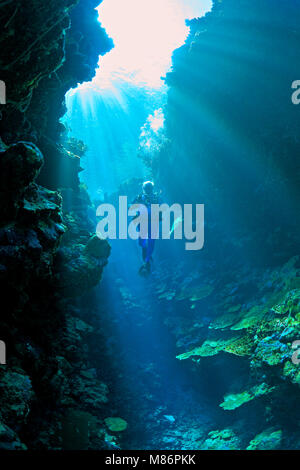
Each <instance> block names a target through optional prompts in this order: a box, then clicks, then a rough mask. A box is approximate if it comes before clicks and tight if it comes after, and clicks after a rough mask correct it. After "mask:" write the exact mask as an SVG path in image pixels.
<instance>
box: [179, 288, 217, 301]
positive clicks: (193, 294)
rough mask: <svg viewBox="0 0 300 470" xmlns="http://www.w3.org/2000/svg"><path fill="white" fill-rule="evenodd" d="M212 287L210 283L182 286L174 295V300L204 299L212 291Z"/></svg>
mask: <svg viewBox="0 0 300 470" xmlns="http://www.w3.org/2000/svg"><path fill="white" fill-rule="evenodd" d="M213 290H214V289H213V287H212V286H210V285H203V286H188V287H185V288H183V289H182V290H181V291H180V292H179V294H177V296H176V300H187V299H189V300H190V301H191V302H197V301H198V300H202V299H205V298H206V297H208V296H209V295H211V293H212V292H213Z"/></svg>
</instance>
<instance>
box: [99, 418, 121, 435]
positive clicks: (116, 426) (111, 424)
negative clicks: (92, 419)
mask: <svg viewBox="0 0 300 470" xmlns="http://www.w3.org/2000/svg"><path fill="white" fill-rule="evenodd" d="M104 422H105V424H106V426H107V427H108V429H109V430H110V431H112V432H120V431H125V429H127V422H126V421H125V420H124V419H122V418H106V419H105V420H104Z"/></svg>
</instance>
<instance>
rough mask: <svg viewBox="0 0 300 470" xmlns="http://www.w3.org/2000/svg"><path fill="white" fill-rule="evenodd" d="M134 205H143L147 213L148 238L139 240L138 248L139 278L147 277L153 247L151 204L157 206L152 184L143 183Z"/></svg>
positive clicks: (148, 182) (156, 195)
mask: <svg viewBox="0 0 300 470" xmlns="http://www.w3.org/2000/svg"><path fill="white" fill-rule="evenodd" d="M134 203H135V204H143V205H144V206H145V207H146V208H147V212H148V237H147V238H142V237H140V238H139V246H140V247H141V248H142V257H143V262H144V263H143V265H142V266H141V268H140V270H139V274H140V275H141V276H147V275H149V274H150V271H151V262H152V261H153V259H152V254H153V251H154V246H155V238H151V204H159V198H158V194H157V193H156V192H155V191H154V183H153V182H152V181H145V183H143V192H142V194H140V195H139V196H138V197H137V198H136V199H135V201H134Z"/></svg>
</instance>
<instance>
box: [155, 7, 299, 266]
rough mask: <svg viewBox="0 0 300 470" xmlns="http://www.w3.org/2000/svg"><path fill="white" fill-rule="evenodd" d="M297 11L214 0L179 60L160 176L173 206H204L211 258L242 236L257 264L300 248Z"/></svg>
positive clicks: (158, 170) (167, 112) (193, 29)
mask: <svg viewBox="0 0 300 470" xmlns="http://www.w3.org/2000/svg"><path fill="white" fill-rule="evenodd" d="M299 11H300V10H299V2H298V1H296V2H288V3H282V2H280V1H275V2H274V1H271V0H264V1H262V2H259V6H258V5H257V4H256V3H255V2H251V1H250V0H243V1H241V2H239V4H238V5H237V4H236V2H235V1H234V0H222V1H216V2H214V7H213V10H212V11H211V12H210V13H208V14H207V15H206V16H205V17H204V18H201V19H199V20H194V21H192V22H191V34H190V36H189V38H188V40H187V42H186V44H185V45H184V46H182V47H181V48H180V49H178V50H176V51H175V53H174V56H173V69H172V71H171V72H170V73H169V74H167V77H166V83H167V84H168V85H169V87H170V90H169V94H168V105H167V106H166V109H165V115H166V135H165V140H166V144H165V145H164V146H163V149H162V151H161V153H160V156H159V157H158V158H157V159H156V161H155V164H154V171H155V173H156V175H157V177H158V178H159V180H160V181H161V184H162V186H163V187H165V186H166V187H167V188H168V190H170V191H172V193H173V195H174V200H175V199H176V200H177V199H178V197H181V199H182V201H184V202H198V203H201V202H202V203H205V204H206V208H207V210H206V222H207V252H208V251H209V247H210V248H211V251H210V253H211V254H212V255H213V251H214V249H215V246H216V245H217V244H220V243H222V242H220V240H222V241H225V240H226V242H227V244H226V248H227V250H228V249H229V247H230V250H235V249H236V248H237V247H235V246H234V244H235V241H236V238H237V237H238V238H239V240H240V249H241V250H243V251H247V252H249V253H251V256H252V258H253V260H255V262H259V261H260V262H270V260H271V259H272V258H273V260H274V261H275V262H279V261H280V260H282V261H284V260H286V259H287V254H288V252H289V254H290V255H292V254H293V253H294V251H295V250H294V247H295V245H296V244H297V240H298V239H299V211H298V206H299V200H300V192H299V187H300V186H299V174H300V172H299V159H298V157H297V155H298V153H299V107H298V106H295V105H293V104H292V100H291V97H292V92H293V90H292V88H291V87H292V83H293V81H294V80H296V79H297V77H298V76H299V66H298V64H299V50H298V42H299ZM178 168H180V171H178ZM170 182H171V183H170ZM210 228H212V229H210ZM275 232H276V234H275ZM228 233H229V234H230V237H231V239H232V241H231V242H230V240H229V238H230V237H229V236H228ZM233 234H235V235H236V237H235V238H234V237H232V235H233ZM233 239H234V242H233ZM218 241H219V242H218Z"/></svg>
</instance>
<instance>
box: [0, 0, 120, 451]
mask: <svg viewBox="0 0 300 470" xmlns="http://www.w3.org/2000/svg"><path fill="white" fill-rule="evenodd" d="M4 3H5V5H4V4H3V5H1V4H0V18H1V24H2V25H4V26H3V29H2V33H1V36H0V50H1V53H0V68H1V79H2V80H4V81H5V83H6V86H7V104H6V105H5V106H2V107H1V117H2V119H1V121H0V126H1V151H0V203H1V208H2V211H1V218H0V279H1V300H2V309H1V310H2V313H1V320H0V337H1V340H3V341H5V343H6V345H7V365H2V366H1V369H0V395H1V409H0V448H1V449H25V448H29V449H32V448H33V449H36V448H38V449H43V448H46V449H52V448H56V449H57V448H70V447H71V446H72V439H73V437H74V429H75V424H74V423H75V422H76V420H77V421H78V423H79V424H78V425H79V426H80V429H82V433H81V435H80V439H79V441H80V442H79V444H78V445H79V446H80V447H81V448H82V446H83V447H84V448H87V447H89V445H90V438H89V436H90V434H91V430H90V427H91V426H94V427H93V429H95V431H94V440H95V444H94V447H95V448H97V447H100V448H101V446H103V442H104V435H103V433H102V434H101V426H102V424H101V412H102V408H103V405H104V404H105V403H106V402H107V399H108V398H107V394H108V390H107V386H106V385H105V384H104V383H103V381H102V380H101V377H100V376H99V373H98V372H96V370H95V368H94V364H93V358H92V357H91V354H90V352H89V348H88V346H87V342H86V340H87V338H89V337H90V336H91V335H93V334H96V332H95V331H94V328H93V327H92V326H91V325H89V324H88V322H87V321H86V320H85V319H82V318H79V316H78V310H77V309H76V308H75V304H76V302H79V300H80V297H81V296H82V295H83V294H86V293H88V292H89V291H90V290H91V289H92V288H93V287H94V286H95V285H97V284H98V282H99V281H100V279H101V275H102V271H103V268H104V266H105V264H106V263H107V259H108V257H109V254H110V247H109V245H108V243H107V242H106V241H104V240H99V239H98V238H97V239H95V237H93V233H94V232H95V225H94V223H93V221H92V220H90V219H89V213H91V207H90V206H91V202H90V200H89V198H88V195H87V193H86V191H85V189H84V188H82V187H80V184H79V178H78V173H79V171H80V170H81V169H80V156H81V155H82V154H83V152H84V147H82V146H81V144H80V143H79V142H72V143H70V146H69V148H70V149H72V151H70V150H68V149H67V148H64V147H63V146H62V145H61V143H60V137H61V135H62V133H63V131H64V129H63V126H62V125H61V124H60V123H59V118H60V117H61V116H62V115H63V113H64V110H65V108H64V96H65V93H66V92H67V91H68V90H69V89H70V88H71V87H75V86H76V85H77V83H79V82H82V81H85V80H90V79H91V78H92V77H93V75H94V71H95V68H96V65H97V61H98V56H99V54H103V53H105V52H107V51H108V50H109V48H110V47H111V45H112V44H111V41H110V40H109V39H108V38H107V36H106V34H105V32H104V30H103V29H102V28H101V27H100V25H99V23H98V22H97V12H96V11H95V10H94V8H95V7H96V6H98V4H99V1H94V0H88V1H87V0H84V1H83V0H82V1H79V2H78V1H76V0H63V1H57V0H50V1H47V2H41V1H37V0H31V1H28V2H21V1H12V2H4ZM71 144H72V145H71ZM75 151H76V155H75ZM61 165H63V167H64V172H61V171H60V168H61ZM86 295H89V294H86ZM74 298H76V299H75V300H74ZM82 310H83V309H82ZM83 311H84V310H83ZM70 417H71V418H72V419H71V418H70ZM89 423H91V424H89Z"/></svg>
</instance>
